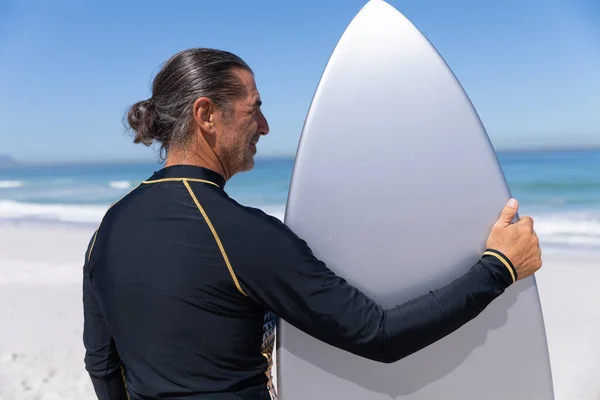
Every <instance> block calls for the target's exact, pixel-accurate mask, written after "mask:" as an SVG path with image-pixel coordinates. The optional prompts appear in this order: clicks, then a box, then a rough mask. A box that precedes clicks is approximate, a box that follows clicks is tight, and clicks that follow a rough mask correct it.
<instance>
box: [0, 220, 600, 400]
mask: <svg viewBox="0 0 600 400" xmlns="http://www.w3.org/2000/svg"><path fill="white" fill-rule="evenodd" d="M94 228H95V227H94V226H89V225H88V226H74V225H66V224H65V225H58V224H42V223H33V222H19V223H17V222H2V223H0V304H1V307H0V399H2V400H4V399H10V400H29V399H31V400H33V399H36V400H42V399H48V400H49V399H62V400H68V399H79V400H85V399H95V396H94V393H93V389H92V386H91V383H90V381H89V378H88V376H87V373H86V371H85V369H84V366H83V355H84V350H83V345H82V338H81V331H82V322H83V320H82V306H81V268H82V265H83V264H82V263H83V257H84V251H85V248H86V246H87V243H88V241H89V239H90V237H91V235H92V233H93V230H94ZM542 248H543V249H544V245H543V243H542ZM543 258H544V267H543V268H542V270H541V271H539V272H538V274H537V275H536V279H537V282H538V286H539V292H540V297H541V300H542V307H543V310H544V318H545V321H546V330H547V337H548V344H549V349H550V359H551V363H552V369H553V379H554V386H555V394H556V399H557V400H577V399H582V400H587V399H590V400H592V399H594V400H598V399H600V292H599V291H598V290H596V287H597V285H598V283H599V282H600V266H599V262H598V261H597V260H598V257H597V255H596V254H595V253H591V252H583V251H574V250H569V251H564V250H561V251H546V250H545V251H544V256H543Z"/></svg>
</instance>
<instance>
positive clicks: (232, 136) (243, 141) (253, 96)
mask: <svg viewBox="0 0 600 400" xmlns="http://www.w3.org/2000/svg"><path fill="white" fill-rule="evenodd" d="M235 73H236V75H237V76H238V78H239V79H240V81H241V82H242V84H243V85H244V86H245V87H246V95H245V96H243V97H241V98H239V99H236V100H234V101H233V102H232V104H231V107H230V113H229V116H228V117H227V116H224V115H221V118H219V120H220V124H217V131H218V133H217V136H218V139H217V142H218V149H219V153H220V154H219V156H220V157H219V158H220V159H221V163H223V164H224V167H225V168H226V169H228V172H229V173H228V175H229V176H230V177H231V176H233V175H234V174H235V173H238V172H242V171H248V170H250V169H252V167H254V155H255V154H256V151H257V148H256V146H257V144H258V141H259V139H260V137H261V136H262V135H266V134H268V133H269V124H268V123H267V120H266V118H265V116H264V115H263V113H262V112H261V109H260V106H261V100H260V94H259V93H258V89H257V88H256V82H255V81H254V76H253V75H252V74H251V73H250V72H248V71H246V70H237V71H236V72H235Z"/></svg>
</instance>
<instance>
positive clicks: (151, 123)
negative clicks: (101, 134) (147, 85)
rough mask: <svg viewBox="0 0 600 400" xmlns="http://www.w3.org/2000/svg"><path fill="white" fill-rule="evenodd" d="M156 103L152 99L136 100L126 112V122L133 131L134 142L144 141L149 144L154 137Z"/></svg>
mask: <svg viewBox="0 0 600 400" xmlns="http://www.w3.org/2000/svg"><path fill="white" fill-rule="evenodd" d="M155 122H156V105H155V104H154V100H153V99H152V98H149V99H147V100H142V101H138V102H137V103H135V104H134V105H133V106H131V108H130V109H129V112H128V113H127V123H128V124H129V126H130V127H131V129H133V130H134V131H135V138H134V139H133V142H134V143H144V144H145V145H147V146H149V145H151V144H152V142H153V141H154V139H157V137H156V129H155V126H156V123H155Z"/></svg>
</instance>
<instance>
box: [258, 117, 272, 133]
mask: <svg viewBox="0 0 600 400" xmlns="http://www.w3.org/2000/svg"><path fill="white" fill-rule="evenodd" d="M258 132H259V133H260V134H261V135H268V134H269V123H268V122H267V118H265V115H264V114H263V113H262V111H259V114H258Z"/></svg>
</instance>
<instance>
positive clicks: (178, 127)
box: [126, 48, 252, 156]
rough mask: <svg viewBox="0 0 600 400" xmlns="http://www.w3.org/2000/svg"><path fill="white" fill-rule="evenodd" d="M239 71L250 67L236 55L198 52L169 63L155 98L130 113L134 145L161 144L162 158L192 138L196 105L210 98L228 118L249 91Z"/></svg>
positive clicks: (185, 53)
mask: <svg viewBox="0 0 600 400" xmlns="http://www.w3.org/2000/svg"><path fill="white" fill-rule="evenodd" d="M235 69H242V70H247V71H249V72H251V73H252V70H251V69H250V67H249V66H248V65H247V64H246V63H245V62H244V61H243V60H242V59H241V58H240V57H238V56H236V55H235V54H232V53H229V52H227V51H223V50H216V49H206V48H194V49H188V50H184V51H181V52H179V53H177V54H175V55H174V56H173V57H171V58H170V59H169V60H167V61H166V62H165V64H164V65H163V67H162V69H161V70H160V71H159V72H158V74H157V75H156V77H155V78H154V81H153V83H152V96H151V97H150V98H149V99H147V100H142V101H139V102H137V103H135V104H134V105H133V106H131V107H130V109H129V110H128V112H127V115H126V116H127V124H128V125H129V127H130V128H131V129H132V130H133V131H134V135H135V137H134V139H133V142H134V143H143V144H144V145H146V146H150V145H151V144H152V143H153V142H154V141H157V142H160V143H161V149H160V152H161V156H162V154H163V151H164V152H166V151H168V149H169V148H170V147H172V146H177V145H180V144H184V143H185V142H186V141H187V140H188V139H189V137H190V133H191V129H190V126H191V121H192V112H193V104H194V102H195V101H196V99H198V98H199V97H207V98H209V99H210V100H212V101H213V102H214V103H215V104H216V105H217V107H219V109H220V110H221V111H222V112H223V113H224V114H225V115H226V116H227V115H228V114H229V112H230V105H231V102H232V100H234V99H236V98H239V97H240V96H243V95H244V93H245V87H244V85H243V84H242V82H240V80H239V79H238V78H237V77H236V76H235V75H234V70H235Z"/></svg>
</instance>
